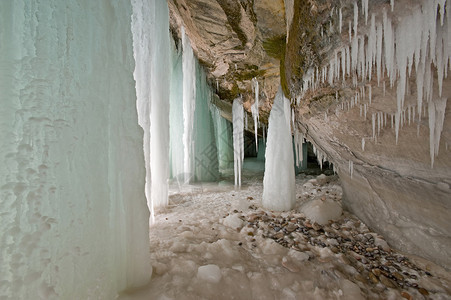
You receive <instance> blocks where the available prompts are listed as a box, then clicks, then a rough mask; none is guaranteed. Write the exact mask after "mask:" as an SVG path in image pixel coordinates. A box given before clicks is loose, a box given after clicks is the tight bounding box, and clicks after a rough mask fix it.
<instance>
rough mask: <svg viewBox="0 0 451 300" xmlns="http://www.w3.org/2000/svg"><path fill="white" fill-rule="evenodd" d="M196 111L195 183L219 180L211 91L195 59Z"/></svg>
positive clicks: (203, 72) (194, 132)
mask: <svg viewBox="0 0 451 300" xmlns="http://www.w3.org/2000/svg"><path fill="white" fill-rule="evenodd" d="M196 91H197V92H196V110H195V113H194V131H193V134H194V169H193V175H194V178H193V179H194V180H195V181H216V180H218V178H219V171H218V153H217V145H216V135H215V130H214V121H213V118H212V117H213V110H212V109H211V108H212V104H211V97H212V96H211V89H210V86H209V85H208V83H207V76H206V74H205V71H204V70H203V68H202V66H201V65H200V64H199V62H198V61H197V59H196Z"/></svg>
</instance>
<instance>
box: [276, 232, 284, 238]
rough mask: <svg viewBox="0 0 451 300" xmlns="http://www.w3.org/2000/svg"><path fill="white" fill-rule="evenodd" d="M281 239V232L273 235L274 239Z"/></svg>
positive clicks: (282, 235)
mask: <svg viewBox="0 0 451 300" xmlns="http://www.w3.org/2000/svg"><path fill="white" fill-rule="evenodd" d="M283 237H284V234H283V232H282V231H279V232H278V233H276V234H275V235H273V238H275V239H282V238H283Z"/></svg>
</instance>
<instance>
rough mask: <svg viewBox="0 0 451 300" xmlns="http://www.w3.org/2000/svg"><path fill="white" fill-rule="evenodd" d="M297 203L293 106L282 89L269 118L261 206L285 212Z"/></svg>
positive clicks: (277, 95)
mask: <svg viewBox="0 0 451 300" xmlns="http://www.w3.org/2000/svg"><path fill="white" fill-rule="evenodd" d="M295 201H296V192H295V184H294V161H293V151H292V140H291V129H290V102H289V100H288V99H287V98H285V96H284V95H283V92H282V89H281V88H280V87H279V91H278V92H277V94H276V97H275V99H274V104H273V106H272V109H271V113H270V116H269V128H268V142H267V146H266V162H265V175H264V178H263V196H262V204H263V206H264V207H265V208H268V209H272V210H278V211H282V210H289V209H291V208H293V205H294V202H295Z"/></svg>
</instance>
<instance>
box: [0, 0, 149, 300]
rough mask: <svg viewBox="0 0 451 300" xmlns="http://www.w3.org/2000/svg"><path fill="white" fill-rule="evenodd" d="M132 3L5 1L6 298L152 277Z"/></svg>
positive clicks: (0, 82)
mask: <svg viewBox="0 0 451 300" xmlns="http://www.w3.org/2000/svg"><path fill="white" fill-rule="evenodd" d="M131 14H132V8H131V4H130V3H129V2H126V1H106V0H102V1H20V0H17V1H1V2H0V40H1V41H2V42H1V43H0V90H1V93H0V102H1V103H2V105H1V106H0V161H1V165H2V167H1V168H0V186H1V192H0V193H1V196H0V215H1V216H0V257H1V268H0V298H2V299H74V298H77V299H94V298H96V299H113V298H115V296H116V294H117V292H118V291H121V290H124V289H126V288H130V287H134V286H138V285H142V284H144V283H146V282H147V281H148V280H149V279H150V274H151V267H150V262H149V253H148V251H149V249H148V226H147V225H148V219H149V212H148V210H147V207H146V199H145V196H144V178H145V170H144V159H143V157H144V156H143V150H142V149H143V142H142V137H143V133H142V130H141V128H140V127H139V126H138V119H137V113H136V106H135V101H136V95H135V82H134V80H133V76H132V74H133V70H134V60H133V50H132V35H131V25H130V20H131V19H130V18H131Z"/></svg>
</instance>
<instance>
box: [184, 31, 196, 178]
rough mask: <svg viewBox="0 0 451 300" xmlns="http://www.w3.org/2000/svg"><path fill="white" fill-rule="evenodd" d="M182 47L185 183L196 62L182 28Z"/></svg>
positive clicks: (188, 174)
mask: <svg viewBox="0 0 451 300" xmlns="http://www.w3.org/2000/svg"><path fill="white" fill-rule="evenodd" d="M182 46H183V56H182V63H183V153H184V155H183V174H184V180H185V183H187V182H189V181H191V180H192V172H193V164H194V161H193V157H192V156H193V153H194V140H193V137H194V135H193V127H194V110H195V108H196V62H195V58H194V53H193V49H192V48H191V43H190V41H189V38H188V37H187V36H186V34H185V28H184V27H182Z"/></svg>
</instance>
